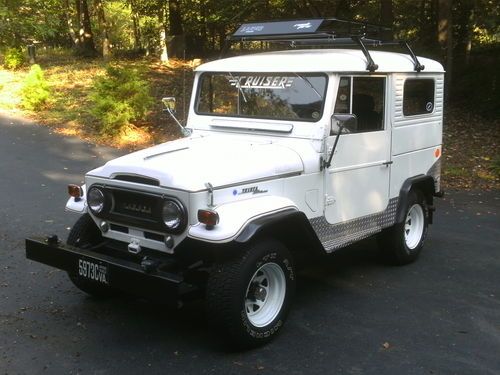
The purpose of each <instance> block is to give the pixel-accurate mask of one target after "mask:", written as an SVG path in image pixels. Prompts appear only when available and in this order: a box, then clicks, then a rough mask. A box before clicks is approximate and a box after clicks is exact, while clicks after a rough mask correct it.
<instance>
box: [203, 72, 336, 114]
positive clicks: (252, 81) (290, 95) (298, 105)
mask: <svg viewBox="0 0 500 375" xmlns="http://www.w3.org/2000/svg"><path fill="white" fill-rule="evenodd" d="M326 86H327V76H326V75H324V74H302V73H300V74H299V73H236V72H234V73H230V72H227V73H203V74H202V76H201V78H200V83H199V89H198V97H197V100H196V112H197V113H198V114H202V115H212V116H232V117H238V116H239V117H248V118H265V119H273V120H295V121H311V122H316V121H318V120H319V119H320V118H321V116H322V114H323V107H324V98H325V93H326Z"/></svg>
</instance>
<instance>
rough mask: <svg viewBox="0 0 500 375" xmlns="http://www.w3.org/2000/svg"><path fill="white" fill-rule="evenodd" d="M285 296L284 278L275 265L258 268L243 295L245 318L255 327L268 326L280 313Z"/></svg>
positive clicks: (280, 270) (281, 271) (279, 268)
mask: <svg viewBox="0 0 500 375" xmlns="http://www.w3.org/2000/svg"><path fill="white" fill-rule="evenodd" d="M285 294H286V278H285V274H284V272H283V270H282V269H281V267H280V266H278V265H277V264H276V263H266V264H264V265H263V266H262V267H260V268H259V269H258V270H257V271H256V272H255V273H254V275H253V276H252V278H251V280H250V282H249V283H248V287H247V291H246V295H245V311H246V314H247V318H248V320H249V321H250V323H252V324H253V325H254V326H255V327H265V326H267V325H268V324H270V323H271V322H272V321H273V320H274V319H275V318H276V316H277V315H278V314H279V312H280V311H281V308H282V306H283V302H284V301H285Z"/></svg>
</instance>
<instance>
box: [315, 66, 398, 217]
mask: <svg viewBox="0 0 500 375" xmlns="http://www.w3.org/2000/svg"><path fill="white" fill-rule="evenodd" d="M386 84H387V79H386V77H381V76H378V77H374V76H369V77H367V76H363V77H355V76H342V77H340V80H339V89H338V92H337V98H336V103H335V110H334V112H335V113H353V114H355V115H356V117H357V126H356V127H351V128H350V129H346V130H345V131H344V132H343V133H342V135H341V136H340V138H339V142H338V144H337V148H336V150H335V154H334V155H333V159H332V163H331V165H330V168H328V169H325V183H326V186H325V191H326V198H325V217H326V220H327V221H328V222H329V223H330V224H336V223H339V222H345V221H348V220H352V219H357V218H360V217H363V216H366V215H370V214H375V213H378V212H381V211H383V210H385V209H386V207H387V205H388V201H389V180H390V164H391V161H390V154H391V151H390V147H391V129H390V123H389V117H388V116H387V110H386V107H387V103H386V100H385V98H386ZM332 133H333V134H331V135H330V136H329V137H328V138H327V140H326V144H327V150H328V154H329V153H330V151H331V148H332V145H333V143H334V141H335V138H336V134H335V133H336V131H335V129H332Z"/></svg>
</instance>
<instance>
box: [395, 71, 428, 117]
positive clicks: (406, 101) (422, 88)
mask: <svg viewBox="0 0 500 375" xmlns="http://www.w3.org/2000/svg"><path fill="white" fill-rule="evenodd" d="M434 102H435V83H434V80H433V79H421V78H418V79H413V78H410V79H407V80H406V81H405V84H404V89H403V115H405V116H415V115H424V114H429V113H432V112H433V111H434Z"/></svg>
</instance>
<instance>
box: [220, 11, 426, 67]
mask: <svg viewBox="0 0 500 375" xmlns="http://www.w3.org/2000/svg"><path fill="white" fill-rule="evenodd" d="M390 30H391V29H390V28H389V27H385V26H381V25H375V24H371V23H366V22H357V21H347V20H342V19H338V18H314V19H302V20H292V21H277V22H255V23H245V24H242V25H241V26H240V27H239V28H238V30H236V32H235V33H234V34H233V35H231V36H229V37H228V38H227V41H226V44H225V46H224V48H223V50H222V53H221V56H224V55H225V54H226V53H227V52H228V51H229V49H230V48H231V45H232V44H233V43H236V42H252V41H265V42H275V43H282V44H288V45H289V46H290V47H291V48H295V47H298V46H318V47H319V46H322V47H324V46H329V47H338V46H343V47H344V46H356V47H359V48H360V49H361V51H362V52H363V54H364V55H365V57H366V60H367V64H366V70H368V71H370V72H374V71H376V70H377V69H378V65H377V64H376V63H375V61H373V59H372V57H371V55H370V52H369V50H368V48H367V47H382V46H399V47H401V48H403V49H404V50H406V52H408V54H409V55H410V56H411V58H412V60H413V66H414V70H415V71H417V72H420V71H422V70H424V69H425V66H424V65H422V64H420V62H419V61H418V58H417V56H416V55H415V54H414V53H413V50H412V49H411V47H410V46H409V44H408V43H407V42H406V41H402V40H400V41H394V40H383V39H382V33H383V32H387V31H390Z"/></svg>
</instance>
